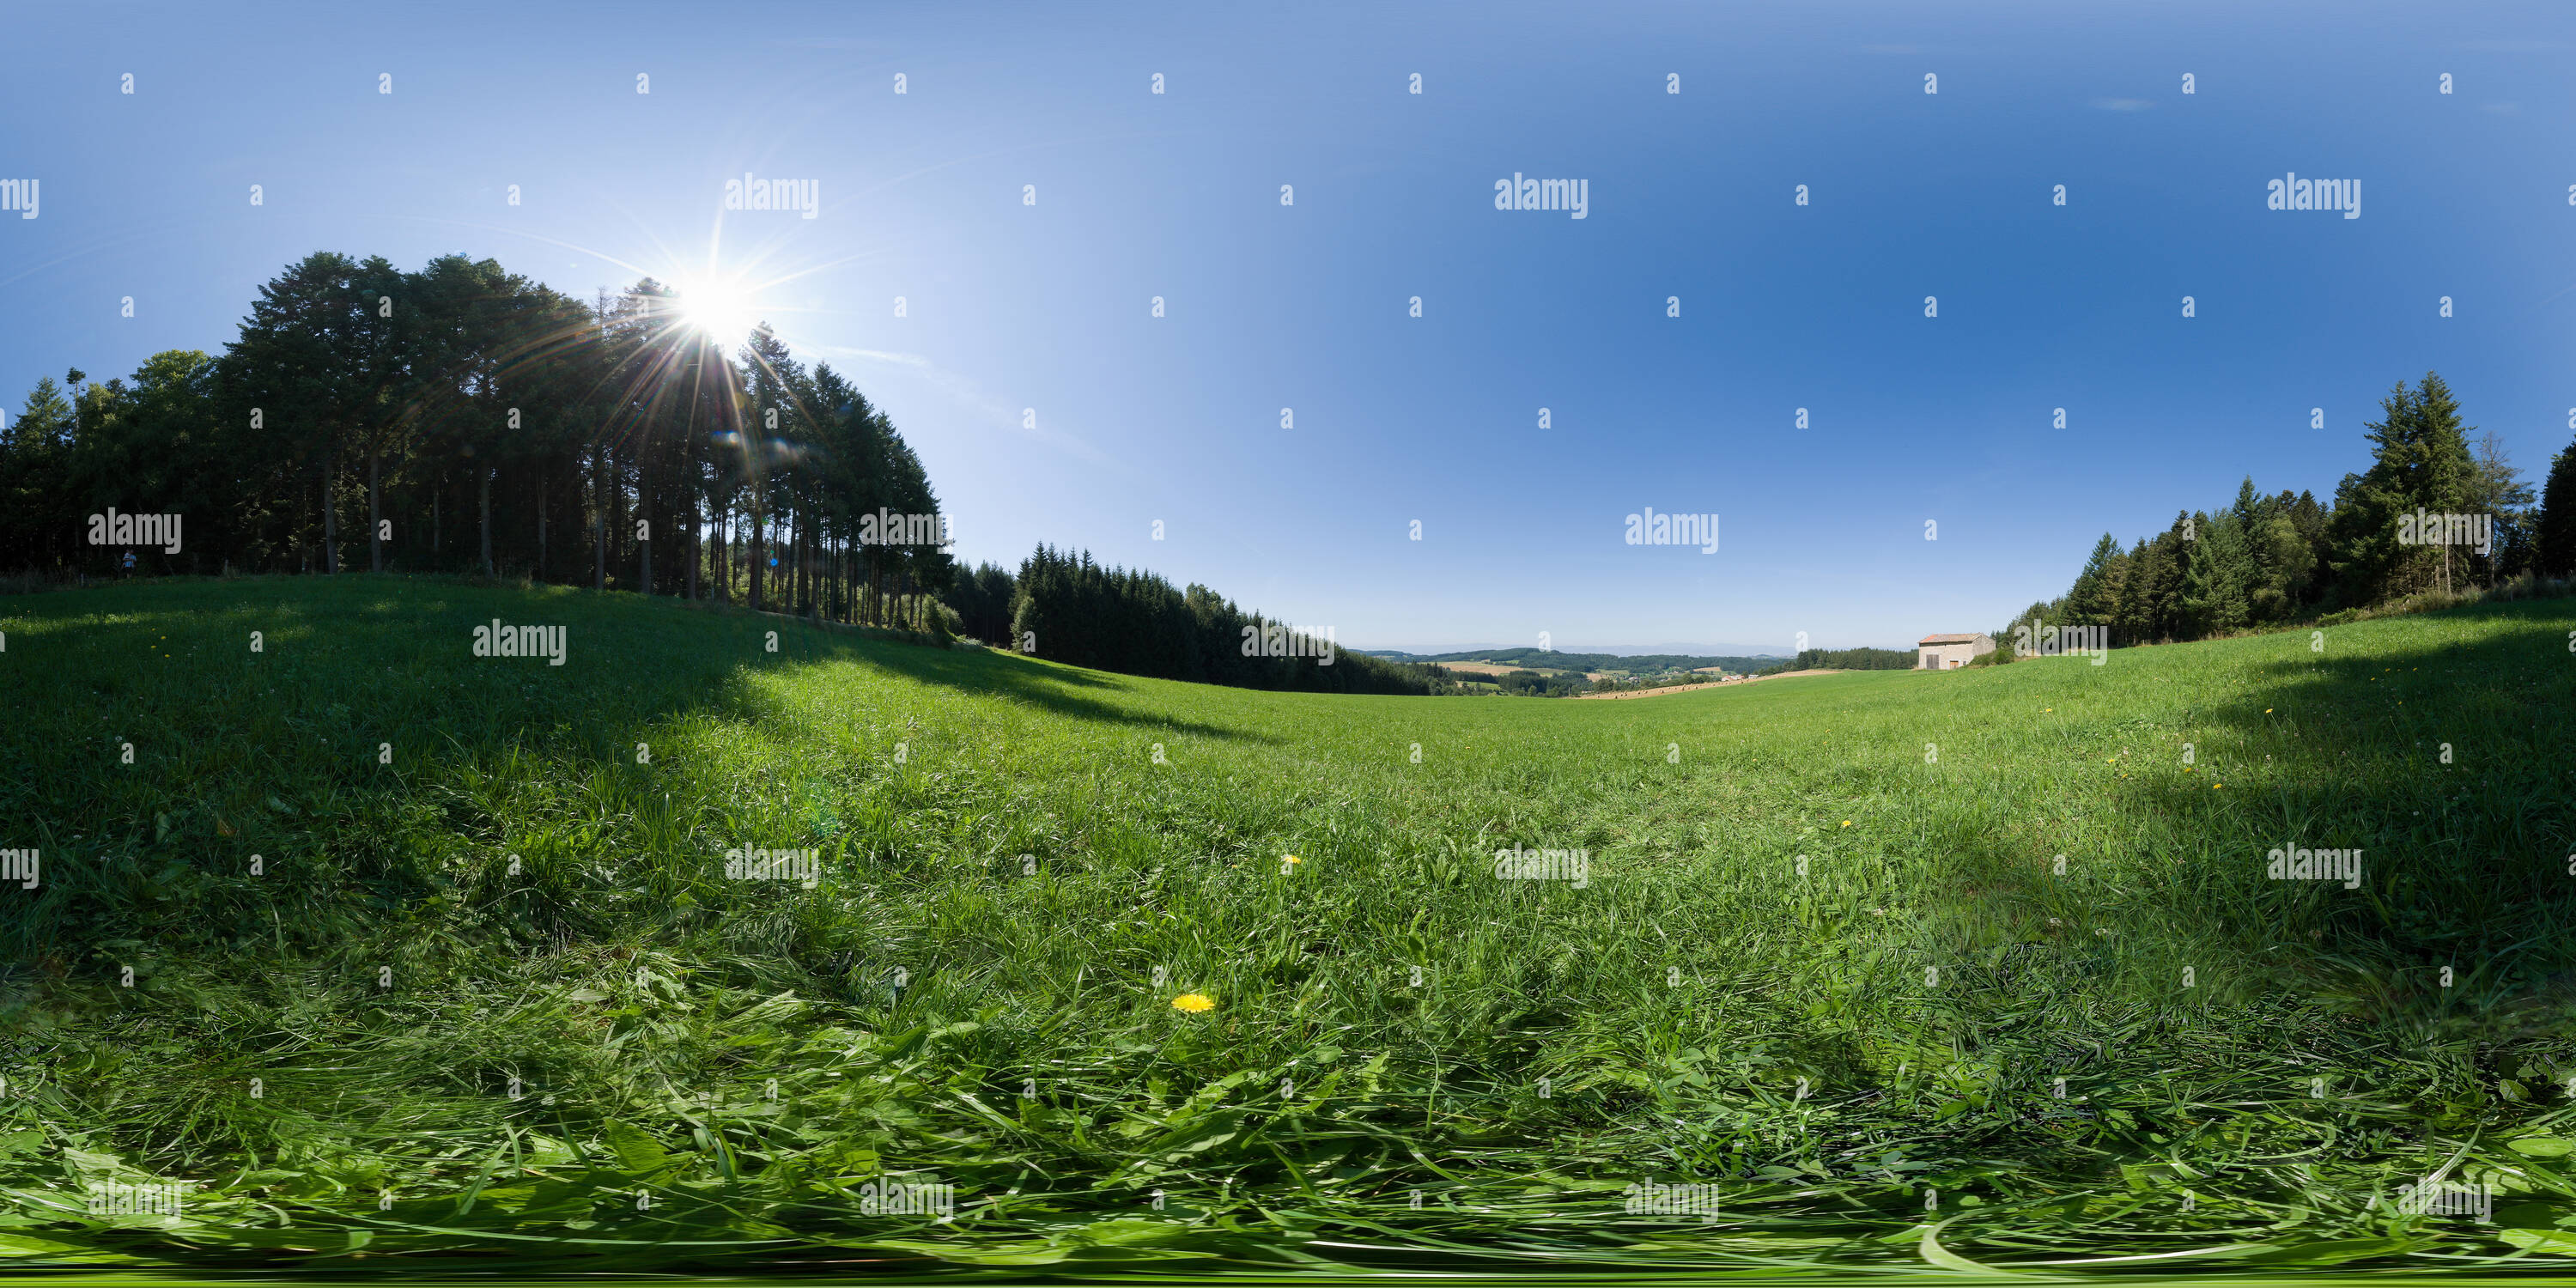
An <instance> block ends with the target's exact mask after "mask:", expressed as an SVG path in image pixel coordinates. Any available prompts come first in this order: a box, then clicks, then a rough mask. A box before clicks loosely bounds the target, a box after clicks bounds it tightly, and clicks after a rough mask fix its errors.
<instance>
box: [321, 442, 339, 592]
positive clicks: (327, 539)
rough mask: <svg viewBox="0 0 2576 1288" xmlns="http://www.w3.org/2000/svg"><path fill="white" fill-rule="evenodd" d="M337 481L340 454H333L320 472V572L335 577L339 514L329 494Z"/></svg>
mask: <svg viewBox="0 0 2576 1288" xmlns="http://www.w3.org/2000/svg"><path fill="white" fill-rule="evenodd" d="M339 481H340V454H339V453H338V452H333V453H331V460H330V464H329V465H328V466H327V467H325V468H324V470H323V471H322V571H324V572H326V573H329V574H331V575H332V576H335V577H336V576H338V575H339V574H340V514H339V511H338V509H337V508H336V507H334V506H333V505H332V504H331V493H332V492H333V491H334V490H335V489H334V488H333V486H332V485H333V484H335V483H338V482H339Z"/></svg>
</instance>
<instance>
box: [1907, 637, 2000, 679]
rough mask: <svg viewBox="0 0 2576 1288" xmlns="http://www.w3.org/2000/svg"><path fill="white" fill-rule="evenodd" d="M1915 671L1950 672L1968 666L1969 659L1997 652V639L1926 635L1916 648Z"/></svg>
mask: <svg viewBox="0 0 2576 1288" xmlns="http://www.w3.org/2000/svg"><path fill="white" fill-rule="evenodd" d="M1914 647H1915V652H1914V669H1915V670H1917V671H1948V670H1952V669H1955V668H1957V667H1962V666H1966V665H1967V664H1968V661H1969V659H1971V658H1977V657H1983V656H1985V655H1986V654H1988V653H1992V652H1994V651H1995V637H1994V636H1992V635H1985V634H1968V635H1926V636H1924V637H1923V642H1922V643H1920V644H1917V645H1915V646H1914Z"/></svg>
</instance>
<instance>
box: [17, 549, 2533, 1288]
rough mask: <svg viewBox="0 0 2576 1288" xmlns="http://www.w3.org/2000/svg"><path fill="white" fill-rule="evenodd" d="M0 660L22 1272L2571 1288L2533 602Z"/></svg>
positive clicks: (657, 631)
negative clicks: (1266, 674)
mask: <svg viewBox="0 0 2576 1288" xmlns="http://www.w3.org/2000/svg"><path fill="white" fill-rule="evenodd" d="M495 621H498V622H500V623H502V624H504V625H511V626H516V625H522V624H529V625H544V626H560V627H562V628H563V631H564V634H563V637H562V638H563V641H564V650H563V660H562V664H561V665H559V666H558V665H552V664H551V663H550V661H549V659H547V658H544V657H478V656H475V655H474V653H473V651H472V635H473V632H474V629H475V628H476V627H477V626H488V625H490V624H491V623H493V622H495ZM0 632H5V639H4V640H0V710H5V711H6V713H7V717H6V719H5V721H0V761H5V763H7V764H8V765H9V766H10V771H9V773H8V774H7V775H6V776H5V777H0V848H8V849H21V848H23V849H34V850H37V851H39V853H40V854H41V871H40V879H38V880H36V881H35V882H34V884H33V885H32V886H31V887H22V886H21V884H20V883H18V882H14V881H13V882H10V883H8V884H6V885H5V886H0V908H5V909H6V913H5V919H0V933H5V935H6V937H7V943H6V952H5V954H0V962H5V967H4V968H0V969H5V972H6V973H5V975H0V988H5V994H0V1007H5V1012H0V1013H4V1014H5V1023H0V1035H5V1036H0V1043H5V1045H0V1076H5V1078H6V1079H7V1089H6V1093H5V1096H0V1187H5V1188H7V1189H8V1190H10V1191H11V1192H13V1193H14V1194H15V1196H16V1197H17V1198H19V1199H20V1200H21V1208H20V1210H21V1212H22V1213H24V1212H49V1213H51V1215H49V1216H44V1217H38V1216H32V1215H30V1216H26V1217H24V1218H23V1219H21V1223H19V1224H15V1225H12V1226H9V1227H8V1228H6V1229H0V1251H7V1252H10V1253H13V1254H15V1255H19V1256H23V1257H27V1258H31V1260H30V1262H29V1264H41V1263H42V1262H43V1261H44V1260H45V1259H48V1258H55V1259H70V1260H78V1259H81V1258H84V1257H97V1256H100V1255H105V1254H111V1253H113V1254H117V1255H124V1256H131V1257H135V1258H138V1259H139V1260H138V1261H137V1262H135V1263H133V1264H137V1265H143V1266H153V1265H162V1266H176V1267H179V1268H182V1269H189V1270H197V1271H205V1272H213V1271H218V1270H224V1269H227V1268H236V1267H243V1266H252V1265H263V1266H264V1265H275V1264H279V1263H281V1262H295V1261H300V1260H307V1259H315V1258H324V1257H340V1256H345V1255H347V1254H348V1253H350V1252H351V1251H353V1250H358V1249H365V1250H367V1252H368V1254H369V1255H371V1256H375V1255H405V1254H412V1255H421V1256H428V1255H432V1254H437V1253H442V1252H461V1251H466V1250H473V1251H476V1252H479V1253H483V1254H485V1255H484V1259H483V1260H482V1261H479V1262H477V1264H478V1265H480V1266H482V1267H484V1268H485V1270H487V1271H488V1270H491V1269H494V1268H500V1269H508V1268H511V1267H520V1268H551V1269H567V1270H568V1269H573V1268H585V1269H606V1270H614V1269H642V1268H669V1267H674V1266H686V1267H693V1268H698V1269H724V1268H728V1267H747V1266H753V1265H761V1266H772V1267H774V1266H779V1265H783V1264H791V1263H796V1262H812V1263H814V1264H816V1265H821V1264H823V1263H826V1262H832V1261H835V1260H836V1259H837V1260H847V1259H849V1258H852V1257H860V1256H865V1257H875V1258H892V1259H893V1260H894V1262H895V1263H896V1264H903V1263H910V1262H917V1263H918V1267H917V1268H922V1269H929V1268H936V1267H938V1266H942V1265H947V1266H973V1265H986V1266H1001V1267H1059V1268H1065V1267H1083V1268H1088V1269H1092V1270H1110V1269H1121V1270H1132V1271H1146V1272H1149V1271H1151V1270H1154V1269H1157V1268H1160V1269H1164V1270H1171V1271H1175V1272H1178V1271H1182V1270H1190V1271H1193V1272H1205V1271H1207V1270H1209V1269H1210V1268H1211V1267H1213V1266H1216V1265H1220V1264H1222V1265H1235V1266H1240V1265H1243V1264H1250V1265H1255V1266H1268V1267H1272V1268H1289V1267H1297V1266H1304V1267H1307V1268H1312V1267H1314V1266H1317V1265H1325V1264H1341V1265H1352V1266H1366V1267H1375V1268H1379V1269H1400V1268H1406V1267H1410V1266H1416V1265H1420V1264H1427V1263H1424V1262H1422V1261H1421V1259H1420V1258H1421V1255H1422V1254H1420V1253H1419V1252H1418V1251H1408V1249H1411V1250H1419V1249H1423V1248H1429V1247H1438V1248H1440V1249H1442V1252H1441V1254H1440V1255H1441V1257H1442V1261H1441V1264H1443V1265H1450V1266H1455V1265H1457V1264H1460V1263H1461V1261H1462V1259H1463V1260H1464V1261H1466V1262H1469V1263H1473V1262H1474V1261H1475V1260H1476V1259H1477V1258H1479V1257H1484V1258H1490V1259H1491V1261H1492V1264H1494V1265H1498V1266H1499V1265H1519V1266H1522V1267H1524V1268H1526V1267H1527V1266H1528V1264H1529V1263H1530V1262H1531V1261H1532V1260H1533V1259H1537V1260H1543V1261H1551V1262H1559V1263H1563V1264H1565V1265H1567V1266H1594V1267H1601V1266H1613V1265H1621V1266H1629V1267H1645V1266H1651V1265H1660V1264H1666V1263H1671V1264H1675V1265H1680V1264H1684V1263H1687V1264H1689V1265H1692V1266H1697V1267H1708V1266H1716V1267H1720V1268H1724V1267H1735V1268H1740V1269H1745V1270H1771V1271H1778V1270H1785V1269H1794V1268H1797V1267H1800V1266H1806V1265H1822V1264H1847V1265H1848V1264H1864V1263H1869V1264H1876V1263H1887V1264H1913V1265H1916V1266H1921V1265H1923V1264H1925V1263H1927V1262H1928V1263H1929V1264H1931V1265H1935V1266H1941V1267H1945V1268H1949V1269H1963V1268H1965V1269H1974V1268H1977V1267H1981V1266H1995V1267H2013V1266H2037V1265H2049V1266H2053V1267H2056V1268H2060V1269H2083V1268H2085V1267H2086V1265H2087V1264H2090V1263H2093V1262H2094V1259H2096V1258H2101V1257H2112V1256H2131V1257H2134V1256H2139V1255H2147V1254H2170V1258H2169V1264H2170V1265H2171V1266H2173V1267H2175V1268H2183V1267H2189V1268H2196V1269H2227V1270H2242V1271H2247V1272H2252V1271H2261V1270H2279V1269H2283V1268H2288V1267H2295V1266H2312V1265H2348V1266H2355V1267H2369V1266H2388V1267H2400V1266H2406V1265H2414V1266H2428V1265H2436V1264H2439V1265H2445V1266H2465V1265H2474V1264H2478V1263H2480V1262H2483V1261H2486V1260H2488V1259H2491V1258H2502V1257H2505V1256H2507V1255H2517V1256H2519V1257H2521V1258H2522V1261H2521V1263H2520V1264H2522V1265H2525V1266H2528V1265H2530V1264H2532V1263H2533V1261H2534V1259H2535V1258H2536V1259H2539V1260H2541V1261H2543V1262H2545V1261H2546V1260H2547V1259H2549V1258H2570V1259H2576V1179H2571V1178H2570V1177H2568V1176H2566V1175H2565V1174H2564V1173H2563V1172H2562V1170H2561V1167H2562V1162H2561V1160H2562V1157H2563V1156H2564V1155H2567V1154H2568V1153H2569V1152H2570V1151H2571V1150H2576V1122H2571V1121H2570V1120H2571V1117H2576V1115H2571V1113H2570V1105H2571V1101H2570V1099H2569V1088H2570V1086H2576V1041H2571V1040H2570V1038H2569V1036H2568V1029H2567V1027H2566V1022H2567V1020H2568V1017H2569V1012H2570V1008H2571V1005H2576V988H2571V985H2576V935H2572V934H2571V930H2576V925H2571V914H2576V878H2571V877H2570V876H2569V872H2570V871H2571V870H2576V868H2571V863H2576V860H2571V859H2570V858H2569V857H2568V856H2569V854H2570V851H2571V849H2576V835H2571V832H2576V816H2572V815H2571V810H2570V803H2571V800H2570V797H2571V787H2570V784H2571V781H2572V780H2576V776H2571V774H2570V772H2569V766H2570V765H2571V764H2576V756H2571V752H2576V738H2571V734H2570V731H2569V728H2568V724H2567V722H2566V720H2565V718H2564V713H2566V712H2569V711H2571V710H2576V652H2571V651H2570V650H2571V644H2570V641H2571V640H2576V601H2564V600H2561V601H2542V602H2537V603H2519V604H2510V605H2502V606H2496V607H2489V608H2482V609H2476V610H2461V611H2454V612H2448V613H2441V614H2430V615H2423V616H2414V617H2402V618H2392V619H2387V620H2380V621H2371V622H2363V623H2358V624H2354V625H2347V626H2339V627H2334V628H2330V629H2328V630H2326V631H2324V632H2323V633H2322V636H2320V637H2316V638H2315V639H2314V640H2312V637H2311V635H2310V634H2309V633H2307V632H2297V633H2284V634H2276V635H2265V636H2257V637H2249V638H2241V639H2234V640H2225V641H2217V642H2210V643H2202V644H2192V645H2180V646H2166V647H2157V648H2144V649H2125V650H2119V651H2115V652H2113V653H2112V654H2110V656H2109V659H2108V662H2107V664H2106V665H2104V666H2101V667H2094V666H2090V665H2086V664H2084V663H2083V662H2082V661H2081V660H2078V659H2050V660H2042V661H2029V662H2024V663H2016V664H2013V665H2009V666H2000V667H1991V668H1976V669H1972V670H1966V671H1960V672H1955V673H1949V674H1944V675H1940V676H1923V675H1916V674H1912V673H1907V672H1846V673H1841V674H1835V675H1823V676H1814V677H1808V678H1803V679H1801V680H1800V682H1799V683H1796V684H1776V685H1775V684H1749V685H1741V686H1729V687H1728V688H1726V689H1723V690H1718V691H1714V692H1694V693H1682V694H1674V695H1671V696H1669V697H1668V698H1667V699H1666V700H1663V701H1656V702H1606V703H1595V702H1563V701H1547V700H1537V699H1522V700H1514V699H1505V698H1393V697H1355V696H1341V695H1310V694H1288V693H1266V692H1252V691H1244V690H1234V689H1224V688H1216V687H1209V686H1196V685H1188V684H1180V683H1172V682H1164V681H1156V680H1148V679H1138V678H1131V677H1126V676H1119V675H1110V674H1104V673H1097V672H1089V671H1082V670H1077V669H1073V668H1069V667H1064V666H1059V665H1055V664H1052V663H1048V662H1045V661H1043V660H1039V659H1032V658H1026V657H1018V656H1010V655H1004V654H997V653H990V652H983V651H974V650H962V649H949V650H942V649H933V648H927V647H922V646H918V645H914V644H908V643H902V642H895V641H890V640H881V639H869V638H862V637H860V636H859V635H857V634H855V633H852V632H846V631H826V630H823V629H820V628H816V627H812V626H807V625H801V624H798V623H794V622H791V621H787V620H784V619H780V618H776V617H766V616H756V615H753V614H749V613H745V612H739V611H736V612H720V611H711V610H708V609H705V608H702V607H692V606H688V605H683V604H678V603H673V602H668V601H654V600H645V599H640V598H638V597H635V596H629V595H615V596H601V595H594V594H591V593H588V592H582V591H573V590H565V589H559V588H536V589H527V588H518V587H509V586H499V585H486V584H472V583H468V582H464V581H450V580H429V579H421V580H411V579H401V578H386V577H365V576H345V577H341V578H337V579H330V580H325V579H321V578H311V579H261V578H253V579H240V580H227V581H187V582H167V583H148V584H131V585H121V586H115V587H107V588H98V589H89V590H79V591H59V592H53V593H47V594H40V595H28V596H17V597H12V598H8V599H0ZM255 632H256V633H257V635H258V638H259V649H258V651H253V649H252V647H251V640H252V637H253V634H254V633H255ZM773 632H774V642H775V651H772V648H771V645H772V643H773V634H772V633H773ZM2303 848H2304V849H2314V850H2329V849H2331V850H2336V851H2351V850H2358V851H2360V852H2361V856H2362V857H2361V859H2360V864H2359V872H2358V879H2357V881H2356V882H2355V883H2354V884H2353V885H2352V886H2351V887H2350V888H2347V886H2346V884H2345V883H2344V882H2342V881H2340V880H2323V879H2315V878H2311V879H2306V880H2299V879H2274V878H2273V877H2272V876H2271V875H2270V874H2269V873H2268V871H2267V854H2268V852H2270V851H2272V850H2276V849H2286V850H2297V849H2303ZM729 851H730V852H733V853H732V856H731V858H730V860H729V856H728V852H729ZM1497 851H1507V852H1509V855H1508V858H1507V861H1506V862H1504V863H1502V864H1499V865H1498V862H1497V855H1496V852H1497ZM2061 860H2062V862H2061ZM729 867H730V871H729ZM1498 868H1499V869H1500V870H1501V871H1502V872H1503V873H1504V874H1505V875H1504V876H1500V877H1498ZM2436 1175H2438V1176H2440V1177H2443V1178H2446V1179H2447V1180H2449V1181H2456V1182H2461V1183H2464V1184H2467V1183H2474V1184H2478V1185H2487V1186H2492V1187H2494V1193H2495V1203H2494V1206H2495V1212H2494V1216H2495V1220H2494V1221H2493V1222H2475V1221H2468V1220H2452V1219H2449V1218H2447V1217H2443V1216H2424V1215H2415V1214H2405V1213H2401V1212H2400V1211H2399V1207H2400V1204H2399V1203H2398V1198H2399V1196H2400V1193H2401V1188H2402V1187H2405V1186H2408V1185H2412V1184H2415V1183H2417V1182H2419V1181H2423V1180H2424V1179H2425V1178H2427V1177H2431V1176H2436ZM181 1183H185V1184H186V1186H187V1190H186V1192H187V1195H188V1200H187V1204H186V1208H185V1211H184V1213H183V1214H181V1215H178V1216H153V1215H128V1216H116V1215H104V1216H103V1215H98V1214H93V1213H89V1212H86V1211H84V1210H82V1208H81V1202H82V1199H81V1197H80V1196H81V1194H82V1193H83V1192H84V1190H85V1189H88V1187H92V1186H95V1185H130V1186H137V1187H148V1186H155V1185H177V1184H181ZM1650 1185H1685V1186H1700V1185H1705V1186H1710V1187H1714V1188H1712V1189H1709V1190H1705V1191H1702V1190H1695V1189H1694V1190H1687V1191H1682V1193H1686V1194H1689V1195H1692V1196H1694V1198H1693V1201H1694V1202H1697V1201H1699V1199H1698V1196H1706V1197H1708V1198H1710V1199H1712V1200H1713V1201H1714V1203H1715V1210H1714V1212H1706V1211H1703V1210H1699V1209H1693V1210H1692V1211H1690V1212H1689V1214H1687V1215H1685V1216H1680V1217H1676V1216H1674V1215H1671V1214H1669V1213H1658V1212H1653V1211H1648V1212H1637V1211H1633V1210H1632V1208H1634V1207H1635V1206H1636V1202H1635V1200H1636V1198H1637V1196H1638V1195H1640V1194H1645V1195H1647V1196H1648V1197H1649V1199H1651V1197H1652V1195H1653V1194H1654V1193H1657V1192H1656V1191H1649V1190H1647V1189H1645V1187H1647V1186H1650ZM939 1187H945V1188H939ZM89 1192H95V1190H90V1191H89ZM888 1194H898V1195H900V1196H902V1197H901V1198H900V1199H899V1200H894V1199H886V1198H884V1197H883V1196H885V1195H888ZM923 1195H939V1196H943V1197H953V1211H952V1212H948V1213H945V1214H933V1213H931V1212H927V1211H921V1210H916V1209H918V1208H920V1207H921V1204H920V1203H918V1202H916V1201H915V1200H917V1199H918V1198H920V1196H923ZM30 1205H32V1206H30ZM871 1205H874V1206H873V1207H871ZM879 1209H882V1210H879ZM1703 1216H1707V1217H1709V1219H1705V1220H1703V1219H1702V1217H1703ZM494 1249H500V1250H501V1251H498V1252H495V1251H493V1250H494ZM1211 1259H1216V1260H1211ZM2571 1264H2576V1260H2571ZM2116 1265H2117V1263H2101V1264H2100V1265H2099V1266H2098V1267H2097V1268H2103V1269H2110V1268H2116Z"/></svg>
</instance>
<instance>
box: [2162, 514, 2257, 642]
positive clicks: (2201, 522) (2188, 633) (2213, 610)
mask: <svg viewBox="0 0 2576 1288" xmlns="http://www.w3.org/2000/svg"><path fill="white" fill-rule="evenodd" d="M2250 492H2251V488H2250V486H2249V487H2248V489H2247V490H2246V492H2245V493H2243V494H2241V495H2250ZM2248 512H2249V513H2250V512H2251V511H2250V510H2249V511H2248ZM2193 519H2194V523H2193V525H2192V526H2193V527H2194V528H2196V530H2197V531H2196V533H2195V539H2194V540H2192V541H2191V542H2189V543H2188V552H2187V553H2186V554H2185V556H2184V562H2183V579H2182V603H2181V607H2180V617H2181V623H2182V629H2181V631H2180V632H2178V633H2179V634H2181V635H2182V637H2183V638H2186V639H2196V638H2205V637H2207V636H2211V635H2218V634H2223V633H2225V632H2227V631H2234V630H2242V629H2244V627H2245V623H2246V621H2247V619H2248V618H2249V617H2250V615H2251V614H2250V611H2249V605H2248V594H2247V591H2248V587H2249V586H2250V585H2251V584H2252V582H2253V580H2254V561H2253V557H2252V555H2251V554H2250V553H2249V552H2248V551H2247V549H2246V544H2245V529H2244V526H2243V524H2242V522H2240V521H2239V520H2238V518H2237V517H2236V511H2234V510H2221V511H2219V512H2218V514H2217V515H2216V516H2215V517H2210V516H2204V515H2194V516H2193Z"/></svg>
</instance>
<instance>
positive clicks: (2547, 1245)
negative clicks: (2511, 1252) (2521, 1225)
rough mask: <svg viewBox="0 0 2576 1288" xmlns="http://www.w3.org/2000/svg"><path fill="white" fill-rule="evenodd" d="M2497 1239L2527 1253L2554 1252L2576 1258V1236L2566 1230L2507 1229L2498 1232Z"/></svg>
mask: <svg viewBox="0 0 2576 1288" xmlns="http://www.w3.org/2000/svg"><path fill="white" fill-rule="evenodd" d="M2496 1237H2497V1238H2499V1239H2502V1240H2504V1241H2505V1242H2507V1243H2510V1244H2512V1245H2513V1246H2515V1247H2517V1248H2521V1249H2523V1250H2525V1251H2527V1252H2554V1253H2557V1254H2559V1255H2560V1256H2569V1257H2576V1234H2571V1233H2569V1232H2568V1231H2565V1230H2517V1229H2512V1228H2506V1229H2502V1230H2498V1231H2496Z"/></svg>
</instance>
